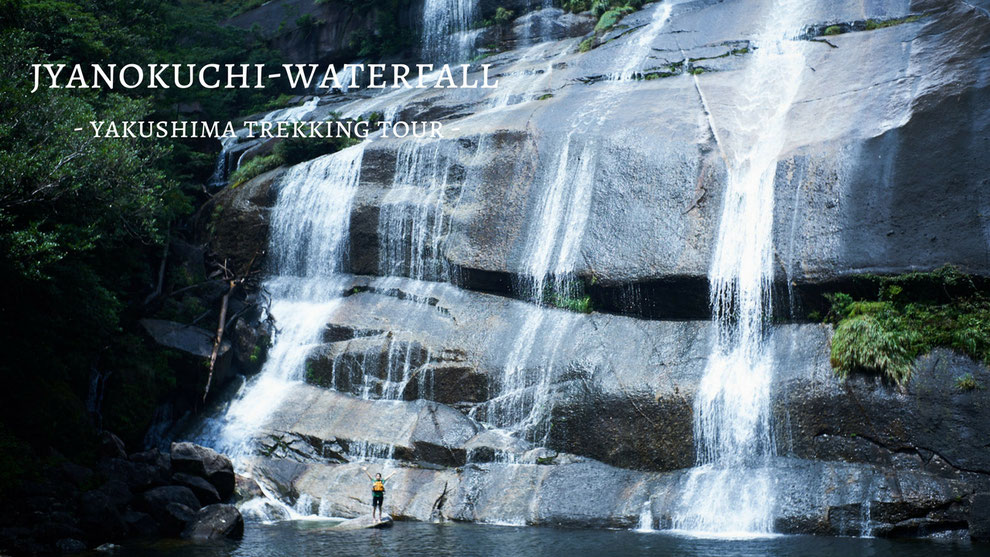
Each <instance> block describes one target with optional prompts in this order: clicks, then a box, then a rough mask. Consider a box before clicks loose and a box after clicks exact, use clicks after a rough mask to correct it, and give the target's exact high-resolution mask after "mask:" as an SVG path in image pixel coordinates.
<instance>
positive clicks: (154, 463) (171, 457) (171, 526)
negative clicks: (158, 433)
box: [0, 432, 244, 555]
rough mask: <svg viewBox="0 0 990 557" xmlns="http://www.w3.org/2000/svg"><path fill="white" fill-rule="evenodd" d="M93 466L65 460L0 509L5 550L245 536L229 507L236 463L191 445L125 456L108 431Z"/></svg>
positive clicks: (240, 520)
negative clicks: (143, 540)
mask: <svg viewBox="0 0 990 557" xmlns="http://www.w3.org/2000/svg"><path fill="white" fill-rule="evenodd" d="M100 451H101V455H100V458H99V461H98V463H97V464H96V465H95V466H93V467H86V466H81V465H78V464H73V463H70V462H63V463H61V464H58V465H54V466H52V467H50V468H48V469H45V470H42V471H39V474H38V476H39V477H38V479H36V480H35V481H31V482H27V483H25V485H23V486H22V487H21V489H20V490H19V492H18V493H16V494H14V495H13V496H12V497H10V498H9V499H8V500H9V501H11V502H16V503H14V504H10V505H7V506H5V508H4V509H2V510H0V513H2V523H3V524H4V525H5V526H4V527H3V528H0V552H4V551H9V552H10V553H12V554H15V555H22V554H23V555H34V554H52V553H78V552H82V551H85V550H87V549H103V550H108V549H113V548H114V545H115V544H119V543H123V542H126V541H129V540H136V539H153V538H181V539H185V540H190V541H191V542H198V541H207V540H220V539H228V538H229V539H239V538H240V537H241V536H242V535H243V533H244V520H243V518H242V517H241V513H240V511H239V510H237V507H235V506H234V505H232V504H230V502H231V498H232V496H233V493H234V484H235V475H234V470H233V466H232V465H231V462H230V459H229V458H227V457H226V456H224V455H221V454H218V453H217V452H216V451H214V450H212V449H209V448H206V447H201V446H199V445H195V444H193V443H173V444H172V446H171V448H170V451H169V452H162V451H159V450H157V449H152V450H148V451H143V452H137V453H131V454H127V452H126V450H125V447H124V443H123V442H122V441H121V440H120V439H119V438H117V436H115V435H113V434H112V433H109V432H104V433H103V434H102V436H101V448H100Z"/></svg>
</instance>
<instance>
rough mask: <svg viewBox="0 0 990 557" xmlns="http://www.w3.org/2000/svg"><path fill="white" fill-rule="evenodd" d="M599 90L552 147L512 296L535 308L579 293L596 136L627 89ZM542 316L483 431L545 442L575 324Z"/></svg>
mask: <svg viewBox="0 0 990 557" xmlns="http://www.w3.org/2000/svg"><path fill="white" fill-rule="evenodd" d="M677 3H679V2H665V3H663V4H661V5H660V6H658V7H657V8H655V10H654V14H653V21H652V23H651V24H650V25H648V26H647V27H646V29H644V30H643V31H641V33H643V36H642V37H640V38H639V40H637V41H636V42H633V43H630V44H629V45H627V46H626V47H625V48H623V49H622V51H621V52H620V53H619V55H618V58H619V59H622V60H626V61H627V63H626V66H625V67H624V69H623V71H622V74H623V75H624V74H630V75H631V74H632V68H635V67H638V66H639V65H641V64H642V63H644V62H645V60H646V59H647V58H648V56H649V53H650V51H651V48H652V47H651V45H652V43H653V41H654V40H655V39H656V37H657V35H658V34H659V33H660V32H661V31H662V30H663V28H664V26H665V25H666V24H667V22H668V21H669V20H670V16H671V12H672V10H673V6H674V5H676V4H677ZM600 86H601V87H602V88H603V89H604V90H601V91H598V92H597V93H596V94H595V95H594V96H593V97H592V98H591V99H590V100H589V102H587V103H586V104H585V106H584V109H583V110H582V111H580V112H579V113H577V114H576V115H574V116H573V117H572V118H571V119H570V127H569V129H568V130H567V133H566V134H565V135H564V136H563V137H562V138H561V140H560V142H559V143H557V144H556V145H555V152H556V154H555V155H554V156H555V158H554V159H552V160H553V161H554V162H553V163H552V164H551V165H550V166H549V171H548V172H547V173H546V175H545V176H544V178H543V180H542V182H541V185H542V188H541V189H540V190H539V191H540V196H539V197H538V198H537V200H536V201H537V202H536V207H535V209H534V211H535V212H534V214H533V219H532V224H531V225H530V226H529V227H528V235H527V237H526V241H525V243H524V247H523V254H522V273H521V275H522V276H521V278H520V279H519V280H518V284H517V288H519V289H520V290H521V292H520V294H522V295H523V296H524V297H525V298H526V299H528V300H529V301H531V302H534V303H535V304H537V306H546V305H548V304H553V305H563V304H566V303H567V302H568V301H570V300H573V299H576V297H577V296H578V295H579V294H580V293H581V292H580V286H579V285H578V284H577V283H576V281H575V280H574V277H573V273H574V269H575V267H576V265H577V263H578V258H579V256H580V251H581V243H582V241H583V239H584V231H585V228H586V225H587V222H588V218H589V216H590V214H591V205H592V196H593V193H594V185H595V173H596V170H597V161H598V159H599V156H598V150H599V147H600V142H599V141H598V140H597V137H596V135H595V131H597V130H599V129H600V128H601V127H602V126H603V124H604V123H605V122H606V121H607V120H608V119H609V117H610V116H611V114H612V111H613V110H614V109H616V108H617V107H618V106H619V105H620V102H621V100H622V98H623V95H622V92H623V89H625V88H628V87H629V86H630V84H629V83H625V82H623V80H612V81H608V82H605V83H604V84H602V85H600ZM549 311H550V310H548V309H545V308H544V307H534V308H530V309H528V310H527V311H526V312H525V314H524V315H523V316H522V319H521V324H520V327H519V329H518V332H517V333H516V335H515V339H514V340H513V342H512V346H513V349H512V350H511V351H510V353H509V354H508V356H507V358H506V361H505V364H504V365H503V368H502V373H501V374H500V376H497V377H495V378H493V381H492V385H491V386H492V390H493V392H496V393H498V395H497V396H496V397H495V398H493V399H492V400H491V401H489V402H488V403H487V410H486V414H485V415H486V420H487V421H488V423H490V424H493V425H495V426H497V427H500V428H504V429H506V430H508V431H510V432H513V433H515V434H517V435H519V436H520V437H524V438H528V439H530V440H532V441H535V442H541V441H542V440H543V439H544V438H545V437H546V424H547V423H548V417H549V416H550V414H551V412H552V411H553V396H552V392H551V387H552V385H553V382H554V380H555V374H556V373H559V372H560V371H562V370H560V369H555V367H554V364H553V362H554V359H555V356H556V353H557V350H558V348H560V346H561V343H562V341H563V339H565V338H567V336H568V335H567V331H568V330H569V327H572V326H573V325H574V324H575V323H576V321H575V320H574V317H575V316H574V314H573V313H565V312H561V313H565V314H566V315H568V317H566V318H561V319H555V320H554V326H553V327H545V326H544V321H545V320H546V319H547V313H548V312H549ZM541 340H542V341H543V342H540V341H541ZM537 355H539V356H542V357H541V358H537V357H535V356H537Z"/></svg>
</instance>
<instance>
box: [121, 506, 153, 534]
mask: <svg viewBox="0 0 990 557" xmlns="http://www.w3.org/2000/svg"><path fill="white" fill-rule="evenodd" d="M122 517H123V519H124V524H126V525H127V533H128V535H130V536H137V537H141V538H147V537H151V536H154V535H155V534H156V533H157V532H158V523H157V522H155V519H153V518H151V515H149V514H147V513H142V512H138V511H132V510H128V511H124V514H123V515H122Z"/></svg>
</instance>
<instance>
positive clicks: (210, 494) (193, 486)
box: [172, 472, 220, 507]
mask: <svg viewBox="0 0 990 557" xmlns="http://www.w3.org/2000/svg"><path fill="white" fill-rule="evenodd" d="M172 483H173V484H175V485H181V486H184V487H188V488H189V489H190V490H192V492H193V493H194V494H196V498H197V499H199V502H200V505H202V506H204V507H205V506H206V505H213V504H216V503H219V502H220V494H219V493H217V488H215V487H213V484H211V483H210V482H208V481H206V480H205V479H203V478H201V477H199V476H193V475H190V474H183V473H182V472H177V473H175V474H173V475H172Z"/></svg>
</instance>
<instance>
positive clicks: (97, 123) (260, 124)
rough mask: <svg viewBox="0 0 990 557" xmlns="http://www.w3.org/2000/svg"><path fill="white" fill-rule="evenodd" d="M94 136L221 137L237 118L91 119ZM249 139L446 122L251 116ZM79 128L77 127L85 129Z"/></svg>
mask: <svg viewBox="0 0 990 557" xmlns="http://www.w3.org/2000/svg"><path fill="white" fill-rule="evenodd" d="M89 125H90V129H91V130H92V132H93V137H96V138H108V139H136V138H145V139H151V138H158V139H161V138H166V137H168V138H192V139H202V138H221V137H234V136H236V135H237V132H236V129H235V126H234V123H233V122H205V121H192V122H189V121H184V120H159V121H154V120H122V121H114V120H93V121H91V122H89ZM241 128H242V129H245V130H247V133H246V134H245V135H244V136H243V137H245V138H247V139H254V138H263V139H275V138H280V139H287V138H327V137H354V138H358V139H364V138H366V137H368V135H370V134H372V133H376V132H378V131H381V133H382V136H383V137H407V136H408V137H419V138H422V137H430V138H439V137H442V135H441V132H442V130H443V124H442V123H440V122H437V121H425V122H416V121H414V122H405V121H401V120H400V121H397V122H385V121H378V122H370V121H367V120H358V121H354V120H346V121H344V120H326V121H319V122H270V121H265V120H247V121H245V122H244V123H243V124H242V125H241ZM82 130H83V128H77V130H76V131H82Z"/></svg>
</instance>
